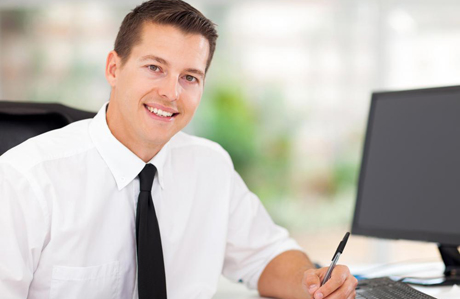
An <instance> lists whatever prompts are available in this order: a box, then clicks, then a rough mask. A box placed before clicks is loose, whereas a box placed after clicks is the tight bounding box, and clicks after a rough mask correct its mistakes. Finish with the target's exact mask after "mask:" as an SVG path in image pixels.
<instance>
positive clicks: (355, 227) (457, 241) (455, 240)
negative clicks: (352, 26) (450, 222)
mask: <svg viewBox="0 0 460 299" xmlns="http://www.w3.org/2000/svg"><path fill="white" fill-rule="evenodd" d="M454 91H457V92H459V94H460V85H456V86H447V87H435V88H423V89H410V90H401V91H381V92H373V93H372V97H371V104H370V108H369V116H368V121H367V129H366V134H365V140H364V144H363V149H362V159H361V166H360V173H359V179H358V186H357V196H356V203H355V210H354V213H353V222H352V227H351V232H352V234H354V235H361V236H367V237H376V238H384V239H395V240H398V239H403V240H412V241H423V242H434V243H439V244H445V245H454V246H459V245H460V231H459V233H458V234H449V233H446V234H443V233H433V232H426V231H408V230H395V229H381V228H374V227H369V226H368V227H363V226H360V225H359V223H358V221H357V220H358V216H359V213H360V204H361V201H362V200H363V199H362V192H363V186H364V179H365V176H366V173H365V172H366V166H367V165H366V161H367V158H368V155H369V148H370V143H371V138H372V136H371V131H372V126H373V122H374V114H375V108H376V104H377V102H378V101H382V100H394V99H391V98H388V96H391V95H398V96H401V95H404V94H407V95H411V96H413V95H417V94H420V93H423V94H427V93H444V92H454ZM459 100H460V99H459ZM459 217H460V215H459Z"/></svg>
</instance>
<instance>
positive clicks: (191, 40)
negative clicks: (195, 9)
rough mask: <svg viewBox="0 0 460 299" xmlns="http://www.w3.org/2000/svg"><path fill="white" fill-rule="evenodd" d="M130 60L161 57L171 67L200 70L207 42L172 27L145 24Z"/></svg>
mask: <svg viewBox="0 0 460 299" xmlns="http://www.w3.org/2000/svg"><path fill="white" fill-rule="evenodd" d="M131 54H132V59H134V60H137V61H138V60H139V59H141V58H142V57H144V56H146V55H154V56H157V57H161V58H162V59H164V60H166V61H167V62H168V63H170V64H171V65H173V66H176V67H186V68H195V69H200V70H202V71H203V72H204V71H205V68H206V62H207V59H208V56H209V42H208V40H207V39H206V38H205V37H204V36H202V35H201V34H196V33H185V32H183V31H182V30H181V29H178V28H177V27H174V26H172V25H160V24H156V23H152V22H145V23H144V24H143V26H142V30H141V35H140V42H139V43H137V44H136V45H135V46H134V47H133V49H132V53H131Z"/></svg>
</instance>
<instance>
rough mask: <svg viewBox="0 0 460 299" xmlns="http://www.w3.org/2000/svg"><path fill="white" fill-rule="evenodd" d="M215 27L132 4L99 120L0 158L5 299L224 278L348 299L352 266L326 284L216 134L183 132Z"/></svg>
mask: <svg viewBox="0 0 460 299" xmlns="http://www.w3.org/2000/svg"><path fill="white" fill-rule="evenodd" d="M216 39H217V33H216V31H215V28H214V25H213V24H212V22H211V21H209V20H208V19H206V18H205V17H204V16H203V15H202V14H201V13H200V12H199V11H197V10H196V9H194V8H193V7H191V6H190V5H188V4H186V3H185V2H182V1H180V0H156V1H155V0H152V1H149V2H145V3H143V4H142V5H140V6H138V7H137V8H135V9H134V10H133V11H132V12H131V13H129V14H128V15H127V16H126V17H125V19H124V21H123V23H122V25H121V27H120V31H119V33H118V36H117V39H116V42H115V49H114V50H113V51H111V52H110V53H109V55H108V58H107V64H106V77H107V80H108V82H109V84H110V85H111V94H110V100H109V103H108V104H106V105H104V106H103V107H102V108H101V110H100V111H99V113H98V114H97V116H96V117H95V118H94V119H92V120H84V121H80V122H76V123H73V124H71V125H69V126H67V127H65V128H63V129H60V130H55V131H52V132H49V133H46V134H43V135H41V136H38V137H36V138H33V139H30V140H29V141H26V142H25V143H23V144H21V145H19V146H18V147H16V148H14V149H12V150H11V151H9V152H7V153H5V154H4V155H3V156H2V157H0V244H2V246H1V249H0V281H1V282H0V297H1V298H26V297H27V298H67V299H71V298H86V299H88V298H137V297H138V296H139V298H141V299H143V298H167V297H168V298H187V299H188V298H211V297H212V295H213V294H214V293H215V290H216V285H217V281H218V278H219V275H220V274H221V273H223V274H224V275H225V276H226V277H228V278H229V279H231V280H234V281H240V282H243V283H245V284H246V285H247V286H248V287H250V288H257V289H258V291H259V292H260V294H261V295H263V296H271V297H278V298H310V297H312V296H314V298H316V299H321V298H330V299H339V298H344V299H345V298H354V294H355V293H354V288H355V286H356V279H355V278H353V276H351V275H350V273H349V270H348V268H347V267H345V266H338V267H336V268H335V270H334V271H333V273H332V278H331V279H330V280H329V281H328V282H327V283H326V284H325V285H324V286H320V281H321V279H322V278H323V277H324V275H325V272H326V270H327V269H326V268H322V269H318V270H317V269H315V268H314V267H313V265H312V263H311V262H310V260H309V259H308V258H307V256H306V255H305V254H304V253H303V252H302V251H301V248H300V247H299V246H298V245H297V244H296V243H295V241H293V240H292V239H290V238H289V237H288V234H287V232H286V230H284V229H282V228H280V227H278V226H276V225H275V224H274V223H273V222H272V221H271V219H270V217H269V216H268V215H267V213H266V211H265V210H264V209H263V207H262V205H261V203H260V202H259V200H258V199H257V197H255V195H253V194H252V193H250V192H249V190H248V189H247V188H246V186H245V185H244V183H243V181H242V180H241V178H240V177H239V176H238V174H237V173H236V172H235V171H234V170H233V167H232V164H231V160H230V158H229V156H228V154H227V153H226V152H225V151H224V150H223V149H222V148H221V147H219V146H218V145H216V144H215V143H212V142H211V141H208V140H204V139H201V138H198V137H193V136H189V135H186V134H185V133H182V132H180V130H181V129H183V128H184V127H185V126H186V125H187V124H188V123H189V122H190V120H191V119H192V117H193V114H194V112H195V110H196V108H197V106H198V104H199V102H200V99H201V95H202V92H203V87H204V81H205V75H206V72H207V70H208V68H209V65H210V63H211V59H212V56H213V53H214V49H215V44H216Z"/></svg>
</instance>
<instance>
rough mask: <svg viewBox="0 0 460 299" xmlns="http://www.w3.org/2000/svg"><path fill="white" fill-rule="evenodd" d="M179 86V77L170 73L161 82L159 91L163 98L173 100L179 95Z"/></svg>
mask: <svg viewBox="0 0 460 299" xmlns="http://www.w3.org/2000/svg"><path fill="white" fill-rule="evenodd" d="M179 88H180V86H179V81H178V78H177V77H176V76H174V75H169V76H166V77H165V80H163V81H162V82H161V85H160V86H159V88H158V93H159V95H160V96H161V97H162V98H164V99H166V100H168V101H171V102H172V101H175V100H177V98H178V97H179Z"/></svg>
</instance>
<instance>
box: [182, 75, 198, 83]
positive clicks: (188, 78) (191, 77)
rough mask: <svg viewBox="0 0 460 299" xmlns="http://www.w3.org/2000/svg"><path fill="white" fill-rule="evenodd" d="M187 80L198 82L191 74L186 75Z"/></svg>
mask: <svg viewBox="0 0 460 299" xmlns="http://www.w3.org/2000/svg"><path fill="white" fill-rule="evenodd" d="M185 80H187V81H188V82H197V81H198V79H197V78H195V77H193V76H191V75H185Z"/></svg>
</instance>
